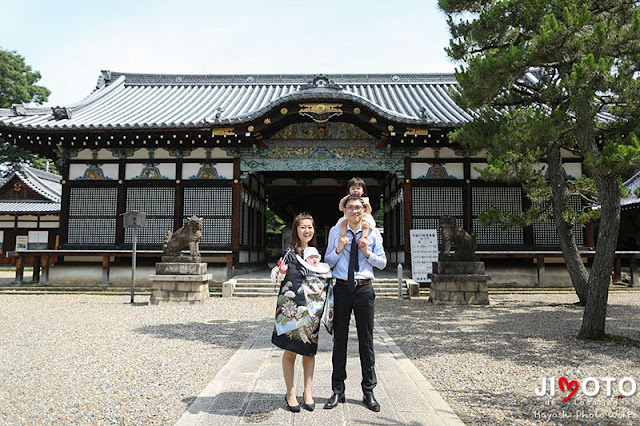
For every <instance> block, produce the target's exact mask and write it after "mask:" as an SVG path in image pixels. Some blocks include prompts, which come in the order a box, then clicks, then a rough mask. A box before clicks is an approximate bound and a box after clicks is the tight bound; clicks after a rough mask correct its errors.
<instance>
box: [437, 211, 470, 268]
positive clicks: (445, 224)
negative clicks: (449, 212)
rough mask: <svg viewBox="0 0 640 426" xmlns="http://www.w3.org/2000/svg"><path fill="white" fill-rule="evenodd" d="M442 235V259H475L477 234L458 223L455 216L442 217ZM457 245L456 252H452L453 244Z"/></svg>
mask: <svg viewBox="0 0 640 426" xmlns="http://www.w3.org/2000/svg"><path fill="white" fill-rule="evenodd" d="M440 237H441V238H442V251H441V252H440V257H441V258H442V260H459V261H475V260H477V257H476V255H475V252H476V234H475V233H473V232H472V233H471V235H469V233H468V232H467V231H465V230H464V229H462V228H461V227H459V226H458V225H456V219H455V218H454V217H448V216H445V217H441V218H440ZM452 244H453V245H455V247H456V251H455V254H453V255H452V254H451V245H452Z"/></svg>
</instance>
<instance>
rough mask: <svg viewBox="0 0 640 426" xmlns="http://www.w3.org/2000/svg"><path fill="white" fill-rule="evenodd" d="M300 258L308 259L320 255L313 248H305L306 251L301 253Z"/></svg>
mask: <svg viewBox="0 0 640 426" xmlns="http://www.w3.org/2000/svg"><path fill="white" fill-rule="evenodd" d="M302 256H303V258H304V259H308V258H309V257H311V256H318V257H320V253H319V252H318V249H317V248H315V247H307V248H306V249H304V251H303V252H302Z"/></svg>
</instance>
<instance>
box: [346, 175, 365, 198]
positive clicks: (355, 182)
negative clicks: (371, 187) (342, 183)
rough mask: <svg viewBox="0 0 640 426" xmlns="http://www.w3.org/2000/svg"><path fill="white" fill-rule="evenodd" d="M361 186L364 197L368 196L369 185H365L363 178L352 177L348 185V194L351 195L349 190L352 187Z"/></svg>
mask: <svg viewBox="0 0 640 426" xmlns="http://www.w3.org/2000/svg"><path fill="white" fill-rule="evenodd" d="M356 185H357V186H361V187H362V195H363V196H366V195H367V185H365V183H364V180H363V179H362V178H359V177H352V178H351V180H350V181H349V184H348V185H347V193H349V189H351V187H352V186H356Z"/></svg>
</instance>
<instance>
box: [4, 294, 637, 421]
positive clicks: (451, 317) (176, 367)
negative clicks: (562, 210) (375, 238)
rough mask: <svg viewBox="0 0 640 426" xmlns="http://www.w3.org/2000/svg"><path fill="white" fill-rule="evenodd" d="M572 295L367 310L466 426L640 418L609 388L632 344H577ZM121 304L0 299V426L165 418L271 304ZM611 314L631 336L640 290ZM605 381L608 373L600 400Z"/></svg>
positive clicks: (616, 329) (88, 299) (633, 372)
mask: <svg viewBox="0 0 640 426" xmlns="http://www.w3.org/2000/svg"><path fill="white" fill-rule="evenodd" d="M139 299H143V300H144V299H146V297H139ZM140 301H142V300H140ZM575 301H577V298H576V296H575V295H573V294H571V293H560V294H516V295H495V296H494V295H492V296H491V303H492V304H491V306H489V307H445V306H440V305H431V304H429V303H428V302H427V301H426V300H424V299H420V300H404V301H400V302H398V301H397V300H395V299H393V298H378V299H377V300H376V305H377V306H376V309H377V311H376V318H377V319H378V321H379V322H380V324H381V325H382V326H383V327H384V328H385V329H386V330H387V332H388V333H389V335H391V337H393V339H394V340H395V341H396V343H397V344H398V345H399V346H400V347H401V348H402V349H403V350H404V351H405V353H406V354H407V356H408V357H409V358H410V359H412V360H413V362H414V363H415V364H416V365H417V366H418V368H419V369H420V370H421V371H422V373H423V374H424V375H425V376H426V377H427V379H428V380H429V381H430V382H431V384H432V385H433V386H434V387H435V388H436V390H438V391H439V392H440V393H441V395H442V396H443V397H444V398H445V400H446V401H447V402H448V403H449V405H450V406H451V407H452V408H453V409H454V410H455V411H456V413H457V414H458V415H459V416H460V417H461V418H462V420H463V421H464V422H465V423H467V424H539V423H542V422H543V421H545V420H548V421H550V423H558V424H576V423H580V424H585V423H593V424H595V423H598V424H603V423H610V424H621V423H628V424H638V423H640V389H639V390H638V391H637V392H636V394H635V395H633V396H628V397H625V398H619V396H621V394H620V391H619V389H618V381H620V380H621V379H622V378H624V377H631V378H633V379H634V381H635V382H636V383H638V385H639V386H640V356H639V355H640V347H639V346H638V345H635V344H632V343H603V342H585V341H580V340H577V339H575V337H574V336H575V334H576V333H577V331H578V329H579V326H580V321H581V317H582V312H581V309H579V308H576V307H574V306H571V305H570V304H571V303H573V302H575ZM128 302H129V297H128V296H103V295H71V294H69V295H6V294H0V329H1V330H2V332H1V334H0V360H1V361H0V383H1V385H0V423H2V424H51V423H57V424H92V425H93V424H149V423H158V424H172V423H174V422H175V421H176V420H177V419H178V418H179V417H180V416H181V415H182V413H183V412H184V410H185V409H186V408H187V406H188V405H189V404H190V403H191V402H192V401H193V399H194V398H195V397H196V396H197V395H198V394H199V393H200V392H201V391H202V390H203V389H204V388H205V387H206V385H207V383H208V382H209V381H211V380H212V379H213V377H214V376H215V374H216V373H217V372H218V371H219V369H220V368H221V367H222V366H223V365H224V364H225V363H226V362H227V361H228V359H229V358H230V357H231V356H232V355H233V353H234V352H235V350H236V349H237V348H238V347H239V346H240V345H241V344H242V342H243V341H244V340H245V339H246V337H247V336H248V335H249V334H250V333H251V332H252V331H253V330H254V329H255V327H256V326H257V325H259V324H263V323H264V321H266V320H268V319H269V318H270V316H271V313H272V311H273V308H274V303H275V302H274V300H273V298H272V297H265V298H232V299H219V298H217V299H210V300H208V301H207V302H206V303H204V304H202V305H199V306H198V305H193V306H181V305H161V306H148V305H146V304H143V303H140V304H136V305H135V306H132V305H130V304H129V303H128ZM608 312H609V313H608V320H607V331H608V332H609V333H610V334H616V335H622V336H625V337H627V338H629V339H635V340H637V341H640V324H639V323H638V319H639V318H640V292H616V293H613V294H612V295H611V296H610V307H609V311H608ZM215 320H230V321H231V322H229V323H216V322H215ZM210 321H214V322H213V323H211V322H210ZM561 376H564V377H567V379H568V380H578V381H579V382H580V386H581V388H580V390H579V391H578V392H577V393H576V394H575V395H574V397H573V398H571V399H570V400H569V401H567V402H565V403H562V402H561V400H562V398H563V397H564V396H566V395H567V393H566V392H560V391H559V390H557V393H556V395H555V396H550V395H548V394H547V395H545V396H537V395H536V394H535V389H536V388H538V387H539V386H540V384H541V381H542V378H543V377H544V378H549V377H555V378H556V383H557V378H558V377H561ZM589 377H594V378H596V379H598V380H599V383H600V384H601V385H602V388H603V389H602V390H601V391H600V393H599V394H598V396H596V397H589V396H586V395H584V394H583V393H582V381H583V380H584V379H586V378H589ZM603 377H612V378H615V379H616V381H615V382H614V383H613V386H612V392H611V396H606V392H605V389H604V387H605V385H606V383H605V382H604V381H602V380H601V379H602V378H603ZM556 387H557V386H556ZM627 390H628V384H627V387H626V389H623V391H625V392H626V391H627Z"/></svg>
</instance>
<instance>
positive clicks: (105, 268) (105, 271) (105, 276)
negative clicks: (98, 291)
mask: <svg viewBox="0 0 640 426" xmlns="http://www.w3.org/2000/svg"><path fill="white" fill-rule="evenodd" d="M109 257H110V256H109V255H108V254H105V255H103V256H102V282H101V283H100V286H101V287H108V286H109V267H110V264H109V263H110V262H109V261H110V259H109Z"/></svg>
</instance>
